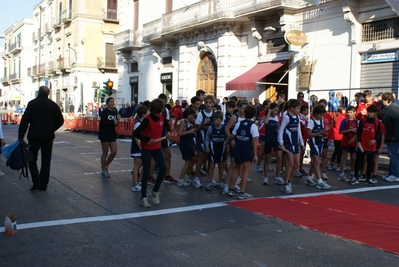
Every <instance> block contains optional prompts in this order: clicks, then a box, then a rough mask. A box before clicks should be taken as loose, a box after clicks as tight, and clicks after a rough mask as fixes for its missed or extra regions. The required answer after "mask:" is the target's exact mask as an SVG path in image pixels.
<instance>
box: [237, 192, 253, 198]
mask: <svg viewBox="0 0 399 267" xmlns="http://www.w3.org/2000/svg"><path fill="white" fill-rule="evenodd" d="M237 198H238V199H252V198H253V196H252V195H251V194H248V193H247V192H244V193H238V194H237Z"/></svg>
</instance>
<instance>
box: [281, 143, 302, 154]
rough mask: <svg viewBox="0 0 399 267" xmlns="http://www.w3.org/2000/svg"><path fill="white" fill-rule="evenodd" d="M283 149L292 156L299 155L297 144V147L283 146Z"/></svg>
mask: <svg viewBox="0 0 399 267" xmlns="http://www.w3.org/2000/svg"><path fill="white" fill-rule="evenodd" d="M284 147H285V149H287V150H288V151H289V152H291V153H292V154H298V153H299V144H297V145H291V144H284Z"/></svg>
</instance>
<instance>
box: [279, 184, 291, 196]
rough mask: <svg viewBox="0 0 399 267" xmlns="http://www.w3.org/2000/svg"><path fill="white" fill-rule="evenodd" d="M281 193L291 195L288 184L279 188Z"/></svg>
mask: <svg viewBox="0 0 399 267" xmlns="http://www.w3.org/2000/svg"><path fill="white" fill-rule="evenodd" d="M281 191H283V193H285V194H287V195H289V194H292V190H291V188H290V186H289V185H288V184H285V185H283V186H282V187H281Z"/></svg>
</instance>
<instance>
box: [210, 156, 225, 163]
mask: <svg viewBox="0 0 399 267" xmlns="http://www.w3.org/2000/svg"><path fill="white" fill-rule="evenodd" d="M208 159H209V161H210V162H212V163H221V162H224V161H226V160H227V157H226V156H225V155H224V154H217V155H211V154H209V156H208Z"/></svg>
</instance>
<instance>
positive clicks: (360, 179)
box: [359, 174, 367, 182]
mask: <svg viewBox="0 0 399 267" xmlns="http://www.w3.org/2000/svg"><path fill="white" fill-rule="evenodd" d="M365 181H367V178H366V175H365V174H362V175H359V182H365Z"/></svg>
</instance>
